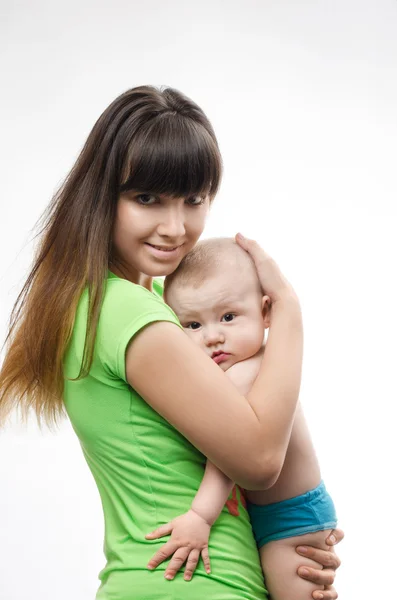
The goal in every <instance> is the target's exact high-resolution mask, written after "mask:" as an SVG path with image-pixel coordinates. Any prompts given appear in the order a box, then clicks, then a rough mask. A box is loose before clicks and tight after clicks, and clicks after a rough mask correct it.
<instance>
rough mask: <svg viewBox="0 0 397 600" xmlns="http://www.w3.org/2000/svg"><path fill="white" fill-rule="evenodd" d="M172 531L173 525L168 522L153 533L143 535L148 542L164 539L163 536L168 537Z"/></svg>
mask: <svg viewBox="0 0 397 600" xmlns="http://www.w3.org/2000/svg"><path fill="white" fill-rule="evenodd" d="M172 529H173V524H172V521H170V522H169V523H166V524H165V525H161V526H160V527H157V529H155V530H154V531H151V532H150V533H147V534H146V535H145V538H146V539H148V540H155V539H157V538H161V537H164V536H165V535H169V534H170V533H172Z"/></svg>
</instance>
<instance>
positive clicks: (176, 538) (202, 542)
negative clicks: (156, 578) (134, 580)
mask: <svg viewBox="0 0 397 600" xmlns="http://www.w3.org/2000/svg"><path fill="white" fill-rule="evenodd" d="M210 530H211V527H210V525H209V524H208V523H207V522H206V521H205V520H204V519H203V518H202V517H200V515H198V514H197V513H196V512H194V511H193V510H192V509H190V510H188V511H187V513H185V514H183V515H181V516H179V517H176V519H173V520H172V521H170V522H169V523H167V524H166V525H162V526H161V527H158V528H157V529H155V530H154V531H152V532H151V533H148V534H147V535H146V536H145V537H146V539H148V540H155V539H157V538H161V537H164V536H165V535H169V534H171V539H170V540H168V542H166V543H165V544H164V546H162V547H161V549H160V550H158V551H157V552H156V554H155V555H154V556H153V557H152V558H151V560H150V561H149V564H148V565H147V568H148V569H155V568H156V567H158V566H159V564H160V563H162V562H163V561H165V560H166V559H167V558H168V557H169V556H171V555H172V554H173V555H174V556H173V557H172V559H171V561H170V563H169V565H168V567H167V569H166V571H165V573H164V577H165V578H166V579H174V577H175V575H176V573H177V571H179V569H180V568H181V567H182V565H183V564H184V563H185V561H186V560H187V562H186V568H185V574H184V579H185V580H186V581H190V579H191V578H192V576H193V573H194V571H195V569H196V567H197V564H198V562H199V560H200V555H201V557H202V559H203V562H204V567H205V570H206V571H207V573H210V572H211V568H210V558H209V555H208V539H209V535H210Z"/></svg>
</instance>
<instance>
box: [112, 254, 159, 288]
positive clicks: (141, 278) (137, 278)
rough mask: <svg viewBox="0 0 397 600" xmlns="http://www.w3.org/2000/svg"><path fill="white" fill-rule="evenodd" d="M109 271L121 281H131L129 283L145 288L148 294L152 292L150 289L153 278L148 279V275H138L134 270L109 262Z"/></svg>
mask: <svg viewBox="0 0 397 600" xmlns="http://www.w3.org/2000/svg"><path fill="white" fill-rule="evenodd" d="M109 269H110V270H111V271H112V273H114V274H115V275H117V277H121V279H127V280H128V281H131V283H136V284H137V285H141V286H142V287H144V288H146V289H147V290H149V291H150V292H152V291H153V287H152V282H153V277H150V275H146V274H145V273H140V272H139V271H136V270H135V269H131V268H129V267H127V266H126V265H122V264H120V263H119V262H118V261H117V262H116V261H110V263H109Z"/></svg>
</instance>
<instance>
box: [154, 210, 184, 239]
mask: <svg viewBox="0 0 397 600" xmlns="http://www.w3.org/2000/svg"><path fill="white" fill-rule="evenodd" d="M158 232H159V234H160V235H163V236H166V237H169V238H174V239H176V238H180V237H182V236H183V235H185V215H184V211H183V210H180V209H179V208H178V207H172V208H171V207H170V208H167V210H165V211H164V213H163V215H162V219H161V222H160V224H159V226H158Z"/></svg>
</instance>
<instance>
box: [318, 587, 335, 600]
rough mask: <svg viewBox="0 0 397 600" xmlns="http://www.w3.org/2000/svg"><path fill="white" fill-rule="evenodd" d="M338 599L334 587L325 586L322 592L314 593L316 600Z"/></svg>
mask: <svg viewBox="0 0 397 600" xmlns="http://www.w3.org/2000/svg"><path fill="white" fill-rule="evenodd" d="M337 597H338V592H337V591H336V589H335V588H334V587H333V586H328V585H327V586H325V589H324V590H322V591H321V592H320V591H319V590H317V591H315V592H313V598H314V599H315V600H335V599H336V598H337Z"/></svg>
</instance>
